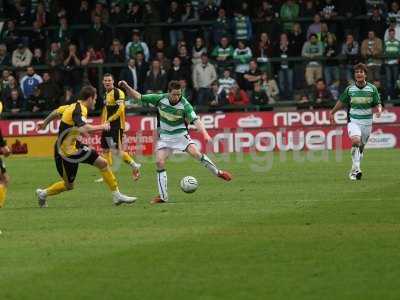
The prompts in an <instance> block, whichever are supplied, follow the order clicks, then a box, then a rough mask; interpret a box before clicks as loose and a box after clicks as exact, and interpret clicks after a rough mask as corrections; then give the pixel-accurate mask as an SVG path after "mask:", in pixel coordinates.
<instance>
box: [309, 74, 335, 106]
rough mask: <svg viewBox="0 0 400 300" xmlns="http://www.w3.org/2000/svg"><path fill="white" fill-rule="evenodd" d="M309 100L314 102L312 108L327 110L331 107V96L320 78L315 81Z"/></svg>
mask: <svg viewBox="0 0 400 300" xmlns="http://www.w3.org/2000/svg"><path fill="white" fill-rule="evenodd" d="M311 98H312V100H313V101H314V108H329V107H331V106H332V102H333V97H332V94H331V92H330V91H329V90H328V88H327V87H326V84H325V81H324V80H323V79H321V78H320V79H318V80H317V81H316V83H315V88H314V91H313V93H312V97H311Z"/></svg>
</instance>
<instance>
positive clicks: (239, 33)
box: [232, 11, 253, 41]
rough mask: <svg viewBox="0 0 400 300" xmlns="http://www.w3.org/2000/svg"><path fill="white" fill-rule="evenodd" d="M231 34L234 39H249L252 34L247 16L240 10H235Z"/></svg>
mask: <svg viewBox="0 0 400 300" xmlns="http://www.w3.org/2000/svg"><path fill="white" fill-rule="evenodd" d="M232 25H233V35H234V37H235V40H236V41H250V40H251V38H252V36H253V29H252V25H251V22H250V18H249V17H248V16H245V15H243V12H242V11H236V12H235V13H234V18H233V23H232Z"/></svg>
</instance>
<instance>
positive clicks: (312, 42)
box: [302, 34, 324, 86]
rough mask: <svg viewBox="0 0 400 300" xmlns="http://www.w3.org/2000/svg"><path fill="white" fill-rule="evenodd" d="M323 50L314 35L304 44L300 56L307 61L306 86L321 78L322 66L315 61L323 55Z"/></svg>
mask: <svg viewBox="0 0 400 300" xmlns="http://www.w3.org/2000/svg"><path fill="white" fill-rule="evenodd" d="M323 49H324V47H323V45H322V43H321V42H320V41H318V37H317V35H316V34H311V35H310V38H309V40H308V41H307V42H305V43H304V46H303V50H302V56H303V57H305V58H307V59H308V63H307V65H306V72H305V77H306V82H307V85H308V86H312V85H313V84H314V83H315V81H316V80H317V79H318V78H321V77H322V65H321V63H320V62H319V61H318V60H316V59H317V58H318V57H321V56H322V55H323Z"/></svg>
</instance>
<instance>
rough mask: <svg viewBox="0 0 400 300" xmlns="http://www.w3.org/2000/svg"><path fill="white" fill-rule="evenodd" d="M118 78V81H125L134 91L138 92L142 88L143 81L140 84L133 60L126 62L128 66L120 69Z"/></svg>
mask: <svg viewBox="0 0 400 300" xmlns="http://www.w3.org/2000/svg"><path fill="white" fill-rule="evenodd" d="M119 78H120V80H125V81H126V82H127V83H128V84H129V85H130V86H131V87H133V88H134V89H135V90H140V89H142V87H143V81H141V82H140V78H139V75H138V71H137V69H136V62H135V59H134V58H130V59H129V60H128V65H127V67H126V68H123V69H122V71H121V74H120V76H119Z"/></svg>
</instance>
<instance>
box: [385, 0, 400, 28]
mask: <svg viewBox="0 0 400 300" xmlns="http://www.w3.org/2000/svg"><path fill="white" fill-rule="evenodd" d="M387 17H388V21H389V20H391V19H395V20H396V23H397V24H400V7H399V3H398V2H397V1H393V2H392V3H391V4H390V10H389V12H388V14H387ZM388 23H389V22H388Z"/></svg>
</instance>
